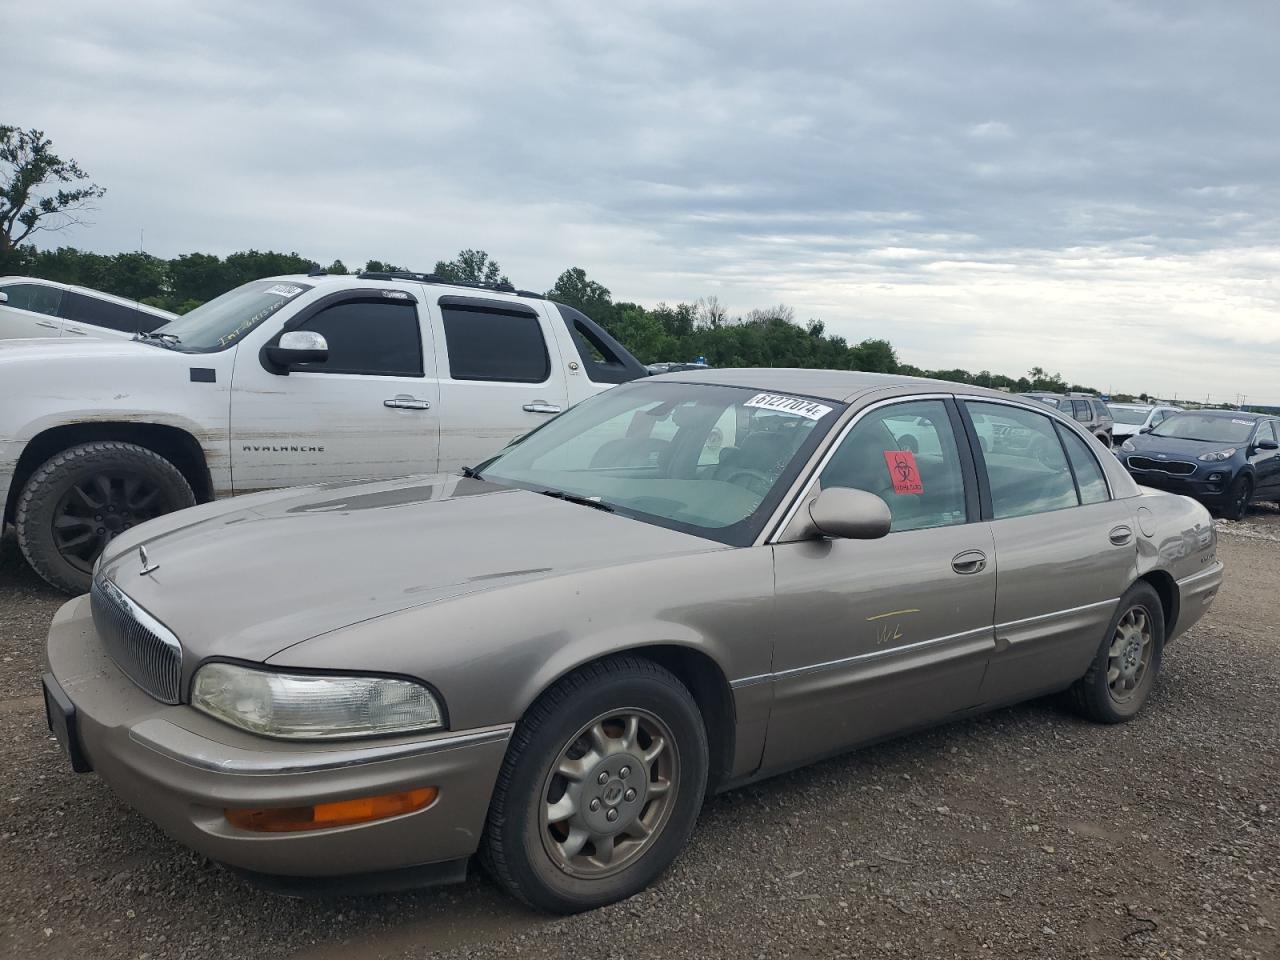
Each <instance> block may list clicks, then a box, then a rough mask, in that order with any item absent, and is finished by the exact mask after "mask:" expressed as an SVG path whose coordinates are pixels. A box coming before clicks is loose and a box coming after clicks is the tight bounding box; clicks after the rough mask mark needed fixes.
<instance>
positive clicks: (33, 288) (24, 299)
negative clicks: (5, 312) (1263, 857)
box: [0, 283, 62, 317]
mask: <svg viewBox="0 0 1280 960" xmlns="http://www.w3.org/2000/svg"><path fill="white" fill-rule="evenodd" d="M0 289H3V290H4V292H5V293H6V294H8V296H9V302H8V303H6V304H4V306H6V307H13V308H15V309H17V310H30V311H31V312H32V313H43V314H45V315H46V316H49V317H56V316H57V315H58V304H59V302H60V301H61V300H62V291H61V290H60V289H58V288H57V287H46V286H45V285H44V284H42V283H11V284H9V285H8V286H5V287H3V288H0Z"/></svg>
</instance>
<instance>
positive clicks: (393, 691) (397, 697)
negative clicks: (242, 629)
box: [191, 663, 444, 740]
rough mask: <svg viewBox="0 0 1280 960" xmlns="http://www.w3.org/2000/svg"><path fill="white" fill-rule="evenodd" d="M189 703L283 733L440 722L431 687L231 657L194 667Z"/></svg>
mask: <svg viewBox="0 0 1280 960" xmlns="http://www.w3.org/2000/svg"><path fill="white" fill-rule="evenodd" d="M191 705H192V706H193V707H195V708H196V709H197V710H203V711H204V712H205V713H207V714H209V715H210V716H211V717H217V718H218V719H219V720H222V721H224V722H225V723H229V724H231V725H232V726H236V727H240V728H242V729H244V730H248V731H250V732H251V733H258V734H261V735H262V736H265V737H282V738H286V739H290V740H294V739H296V740H333V739H337V738H340V737H374V736H386V735H388V734H396V733H408V732H409V731H412V730H430V729H433V728H436V727H441V726H443V725H444V719H443V716H442V714H441V710H440V704H439V703H437V702H436V698H435V697H434V696H432V695H431V691H430V690H428V689H427V688H426V687H424V686H423V685H422V684H420V683H414V682H412V681H410V680H396V679H393V678H390V677H331V676H325V675H322V674H298V673H275V672H271V671H267V670H255V669H250V668H249V667H241V666H238V665H236V664H234V663H207V664H205V665H204V666H203V667H201V668H200V669H199V670H198V671H197V672H196V676H195V680H194V681H193V683H192V685H191Z"/></svg>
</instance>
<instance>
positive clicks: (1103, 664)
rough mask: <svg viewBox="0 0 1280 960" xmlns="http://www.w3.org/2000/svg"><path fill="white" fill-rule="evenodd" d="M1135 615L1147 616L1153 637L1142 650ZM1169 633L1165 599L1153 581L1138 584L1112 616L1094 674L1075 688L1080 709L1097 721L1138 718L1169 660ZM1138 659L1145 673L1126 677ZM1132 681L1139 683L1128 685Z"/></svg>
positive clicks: (1091, 669) (1073, 694)
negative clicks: (1132, 639)
mask: <svg viewBox="0 0 1280 960" xmlns="http://www.w3.org/2000/svg"><path fill="white" fill-rule="evenodd" d="M1134 613H1137V614H1138V615H1139V616H1140V617H1142V618H1144V621H1145V626H1146V629H1147V633H1148V638H1147V640H1146V642H1145V643H1142V642H1141V639H1140V638H1139V643H1138V645H1137V649H1136V651H1135V650H1134V649H1133V648H1132V647H1131V646H1130V644H1129V641H1128V637H1129V636H1132V634H1133V632H1134V627H1135V626H1138V624H1137V623H1136V622H1135V621H1133V620H1131V619H1130V616H1131V614H1134ZM1164 631H1165V623H1164V607H1163V606H1162V605H1161V603H1160V595H1159V594H1158V593H1156V591H1155V588H1154V587H1152V586H1151V584H1149V583H1145V582H1140V583H1136V584H1134V585H1133V586H1132V587H1130V588H1129V590H1128V592H1126V593H1125V595H1124V596H1123V597H1121V598H1120V604H1119V606H1118V607H1117V608H1116V614H1115V616H1114V617H1112V618H1111V623H1110V625H1109V626H1108V627H1107V633H1106V635H1105V636H1104V637H1103V638H1102V643H1101V644H1100V645H1099V646H1098V652H1097V654H1096V655H1095V656H1094V658H1093V662H1092V663H1091V664H1090V665H1089V669H1088V671H1087V672H1086V673H1085V675H1084V676H1083V677H1081V678H1080V679H1079V680H1077V681H1076V683H1075V685H1074V686H1073V687H1072V688H1071V691H1070V695H1071V699H1072V702H1073V705H1074V706H1075V708H1076V709H1077V710H1078V711H1079V712H1080V713H1081V714H1083V715H1084V716H1086V717H1088V718H1089V719H1090V720H1093V721H1095V722H1097V723H1124V722H1125V721H1127V720H1131V719H1133V717H1135V716H1137V714H1138V711H1140V710H1141V709H1142V706H1143V704H1145V703H1146V702H1147V697H1148V696H1149V695H1150V694H1151V688H1152V687H1154V686H1155V682H1156V677H1157V676H1158V675H1159V673H1160V664H1161V662H1162V660H1163V658H1164V635H1165V634H1164ZM1148 647H1149V649H1148ZM1133 656H1136V657H1137V658H1138V663H1137V666H1138V667H1139V668H1140V673H1139V674H1137V675H1130V676H1126V674H1127V673H1128V671H1129V670H1130V669H1132V666H1133V661H1132V659H1131V658H1132V657H1133ZM1113 668H1114V669H1116V670H1118V671H1119V672H1120V675H1119V676H1117V677H1114V678H1113V677H1112V675H1111V670H1112V669H1113ZM1129 683H1132V684H1133V685H1132V686H1131V687H1128V684H1129ZM1126 687H1128V688H1127V689H1125V688H1126Z"/></svg>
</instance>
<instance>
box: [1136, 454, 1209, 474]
mask: <svg viewBox="0 0 1280 960" xmlns="http://www.w3.org/2000/svg"><path fill="white" fill-rule="evenodd" d="M1129 466H1131V467H1132V468H1133V469H1134V470H1154V471H1156V472H1158V473H1167V474H1169V475H1170V476H1173V477H1189V476H1190V475H1191V474H1193V473H1195V472H1196V465H1195V464H1194V463H1187V462H1186V461H1185V460H1152V459H1151V458H1150V457H1130V458H1129Z"/></svg>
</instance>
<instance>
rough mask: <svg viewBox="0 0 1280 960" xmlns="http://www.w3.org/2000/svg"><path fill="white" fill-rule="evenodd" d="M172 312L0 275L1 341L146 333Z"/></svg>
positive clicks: (48, 282)
mask: <svg viewBox="0 0 1280 960" xmlns="http://www.w3.org/2000/svg"><path fill="white" fill-rule="evenodd" d="M177 316H178V315H177V314H176V313H170V312H169V311H168V310H161V309H160V308H158V307H149V306H147V305H146V304H145V303H136V302H134V301H133V300H126V299H124V298H123V297H116V296H113V295H111V294H109V293H103V292H102V291H100V290H90V289H89V288H88V287H75V286H72V285H71V284H68V283H54V282H53V281H52V280H38V279H36V278H35V277H0V340H20V339H28V338H31V337H41V338H43V337H93V338H95V339H102V338H112V337H119V338H121V339H125V340H127V339H128V338H130V337H132V336H133V335H134V334H135V333H137V332H138V331H142V332H144V333H149V332H150V331H152V330H155V329H156V328H157V327H162V326H164V325H165V324H166V323H168V322H169V321H171V320H174V319H176V318H177Z"/></svg>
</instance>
